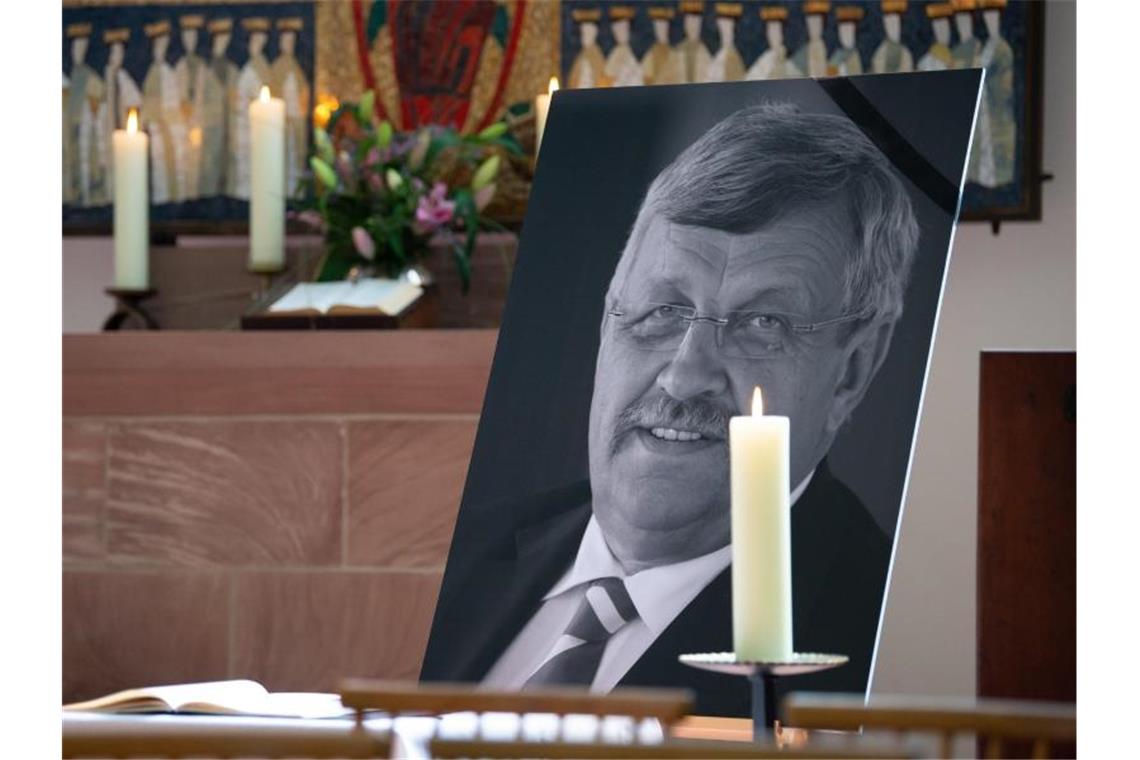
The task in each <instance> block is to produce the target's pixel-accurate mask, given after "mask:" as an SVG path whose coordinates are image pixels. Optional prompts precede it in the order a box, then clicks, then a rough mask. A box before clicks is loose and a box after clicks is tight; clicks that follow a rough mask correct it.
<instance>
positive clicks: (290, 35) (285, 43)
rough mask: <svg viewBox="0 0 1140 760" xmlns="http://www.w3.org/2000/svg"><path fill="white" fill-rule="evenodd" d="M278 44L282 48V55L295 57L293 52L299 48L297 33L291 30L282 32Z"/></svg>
mask: <svg viewBox="0 0 1140 760" xmlns="http://www.w3.org/2000/svg"><path fill="white" fill-rule="evenodd" d="M278 42H279V43H280V46H281V54H282V55H293V51H294V50H295V49H296V47H297V33H296V32H294V31H293V30H291V29H290V30H287V31H284V32H281V37H280V39H279V40H278Z"/></svg>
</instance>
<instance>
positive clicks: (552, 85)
mask: <svg viewBox="0 0 1140 760" xmlns="http://www.w3.org/2000/svg"><path fill="white" fill-rule="evenodd" d="M557 89H558V77H551V78H550V84H549V85H547V87H546V93H547V94H548V95H553V94H554V91H555V90H557Z"/></svg>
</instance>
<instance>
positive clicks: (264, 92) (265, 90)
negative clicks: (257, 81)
mask: <svg viewBox="0 0 1140 760" xmlns="http://www.w3.org/2000/svg"><path fill="white" fill-rule="evenodd" d="M257 99H258V100H260V101H261V102H262V103H268V102H269V85H265V84H263V85H262V86H261V94H260V95H258V96H257Z"/></svg>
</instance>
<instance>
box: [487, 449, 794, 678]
mask: <svg viewBox="0 0 1140 760" xmlns="http://www.w3.org/2000/svg"><path fill="white" fill-rule="evenodd" d="M814 474H815V471H814V470H812V472H810V473H808V475H807V477H806V478H804V479H803V481H802V482H801V483H800V484H799V485H798V486H796V489H795V490H794V491H792V494H791V500H790V501H791V504H793V505H794V504H795V503H796V502H797V501H798V500H799V498H800V495H801V494H803V492H804V490H805V489H807V486H808V483H809V482H810V481H811V477H812V475H814ZM731 562H732V544H728V545H727V546H722V547H721V548H720V549H717V550H716V551H713V552H710V553H708V554H704V555H702V556H700V557H696V558H694V559H690V560H686V561H684V562H675V563H673V564H671V565H661V566H658V567H651V568H647V569H645V570H641V571H639V572H636V573H633V574H632V575H631V574H628V573H626V571H625V570H624V569H623V568H622V566H621V563H620V562H618V561H617V559H616V558H615V557H614V555H613V552H611V551H610V547H609V546H608V545H607V544H606V540H605V536H603V535H602V528H601V526H600V525H598V521H597V518H595V517H593V516H591V517H590V522H589V524H587V525H586V532H585V533H583V534H582V541H581V543H580V544H579V545H578V555H577V556H576V557H575V559H574V564H573V565H571V566H570V568H569V569H568V570H567V571H566V572H565V573H564V574H563V575H562V577H561V578H560V579H559V580H558V582H557V583H555V584H554V585H553V586H552V587H551V589H550V590H549V591H548V592H546V595H545V596H543V598H542V600H543V602H542V606H540V607H539V608H538V612H536V613H535V614H534V617H532V618H531V619H530V622H528V623H527V624H526V625H525V626H523V629H522V630H521V631H519V634H518V636H516V637H515V640H514V641H513V642H511V645H510V646H509V647H507V649H506V651H504V652H503V654H502V656H500V657H499V659H498V661H497V662H496V663H495V665H494V666H493V667H492V668H491V670H490V671H488V673H487V676H486V677H485V678H484V679H483V685H484V686H487V687H490V688H496V689H520V688H522V686H523V685H524V684H525V683H526V682H527V679H529V678H530V677H531V676H532V675H534V673H535V671H537V670H538V669H539V668H540V667H541V666H542V665H543V663H545V662H546V661H547V660H548V659H550V657H551V656H553V654H555V652H554V651H553V649H554V646H555V644H556V643H557V642H558V639H559V638H560V637H561V636H562V633H563V632H564V631H565V630H566V627H567V626H568V625H570V620H571V618H573V617H574V613H575V612H577V610H578V607H579V605H580V604H581V603H582V599H583V598H584V597H585V594H586V589H587V588H589V584H590V582H591V581H595V580H598V579H599V578H609V577H617V578H621V579H622V580H623V581H625V588H626V591H628V592H629V596H630V599H632V600H633V605H634V606H635V607H636V608H637V613H638V619H637V620H634V621H633V622H631V623H629V624H628V625H626V626H624V627H623V628H621V629H620V630H618V631H617V633H615V634H614V635H613V636H612V637H611V638H610V640H609V641H608V642H607V643H606V648H605V651H604V652H603V653H602V660H601V662H600V663H599V665H598V671H597V673H596V674H595V676H594V682H593V684H592V685H591V689H590V690H591V691H595V692H608V691H610V690H611V689H613V688H614V686H616V685H617V683H618V681H620V680H621V678H622V677H623V676H624V675H625V674H626V673H627V672H628V671H629V669H630V668H632V667H633V665H634V663H636V662H637V661H638V660H639V659H640V658H641V656H642V655H643V654H645V652H646V650H648V649H649V647H650V645H652V644H653V642H654V640H656V638H657V637H658V636H660V635H661V633H662V632H664V630H665V629H666V628H667V627H668V626H669V624H670V623H672V622H673V620H674V619H676V617H677V616H678V615H680V614H681V611H682V610H684V609H685V607H687V606H688V605H689V602H691V601H693V599H695V598H696V596H697V594H699V593H700V592H701V591H702V590H704V588H705V586H707V585H709V584H710V583H712V581H713V579H714V578H716V577H717V576H718V575H720V573H721V572H722V571H723V570H724V569H725V568H726V567H728V566H729V564H730V563H731Z"/></svg>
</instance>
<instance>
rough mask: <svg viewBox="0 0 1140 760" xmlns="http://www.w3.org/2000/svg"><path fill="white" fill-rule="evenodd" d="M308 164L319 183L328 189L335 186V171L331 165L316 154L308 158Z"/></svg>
mask: <svg viewBox="0 0 1140 760" xmlns="http://www.w3.org/2000/svg"><path fill="white" fill-rule="evenodd" d="M309 166H311V167H313V173H314V174H316V175H317V179H319V180H320V181H321V184H323V185H324V186H325V187H327V188H329V189H330V190H331V189H332V188H334V187H336V172H335V171H333V168H332V167H331V166H329V165H328V164H327V163H325V162H324V161H322V160H321V159H319V158H317V157H316V156H313V157H312V158H310V159H309Z"/></svg>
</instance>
